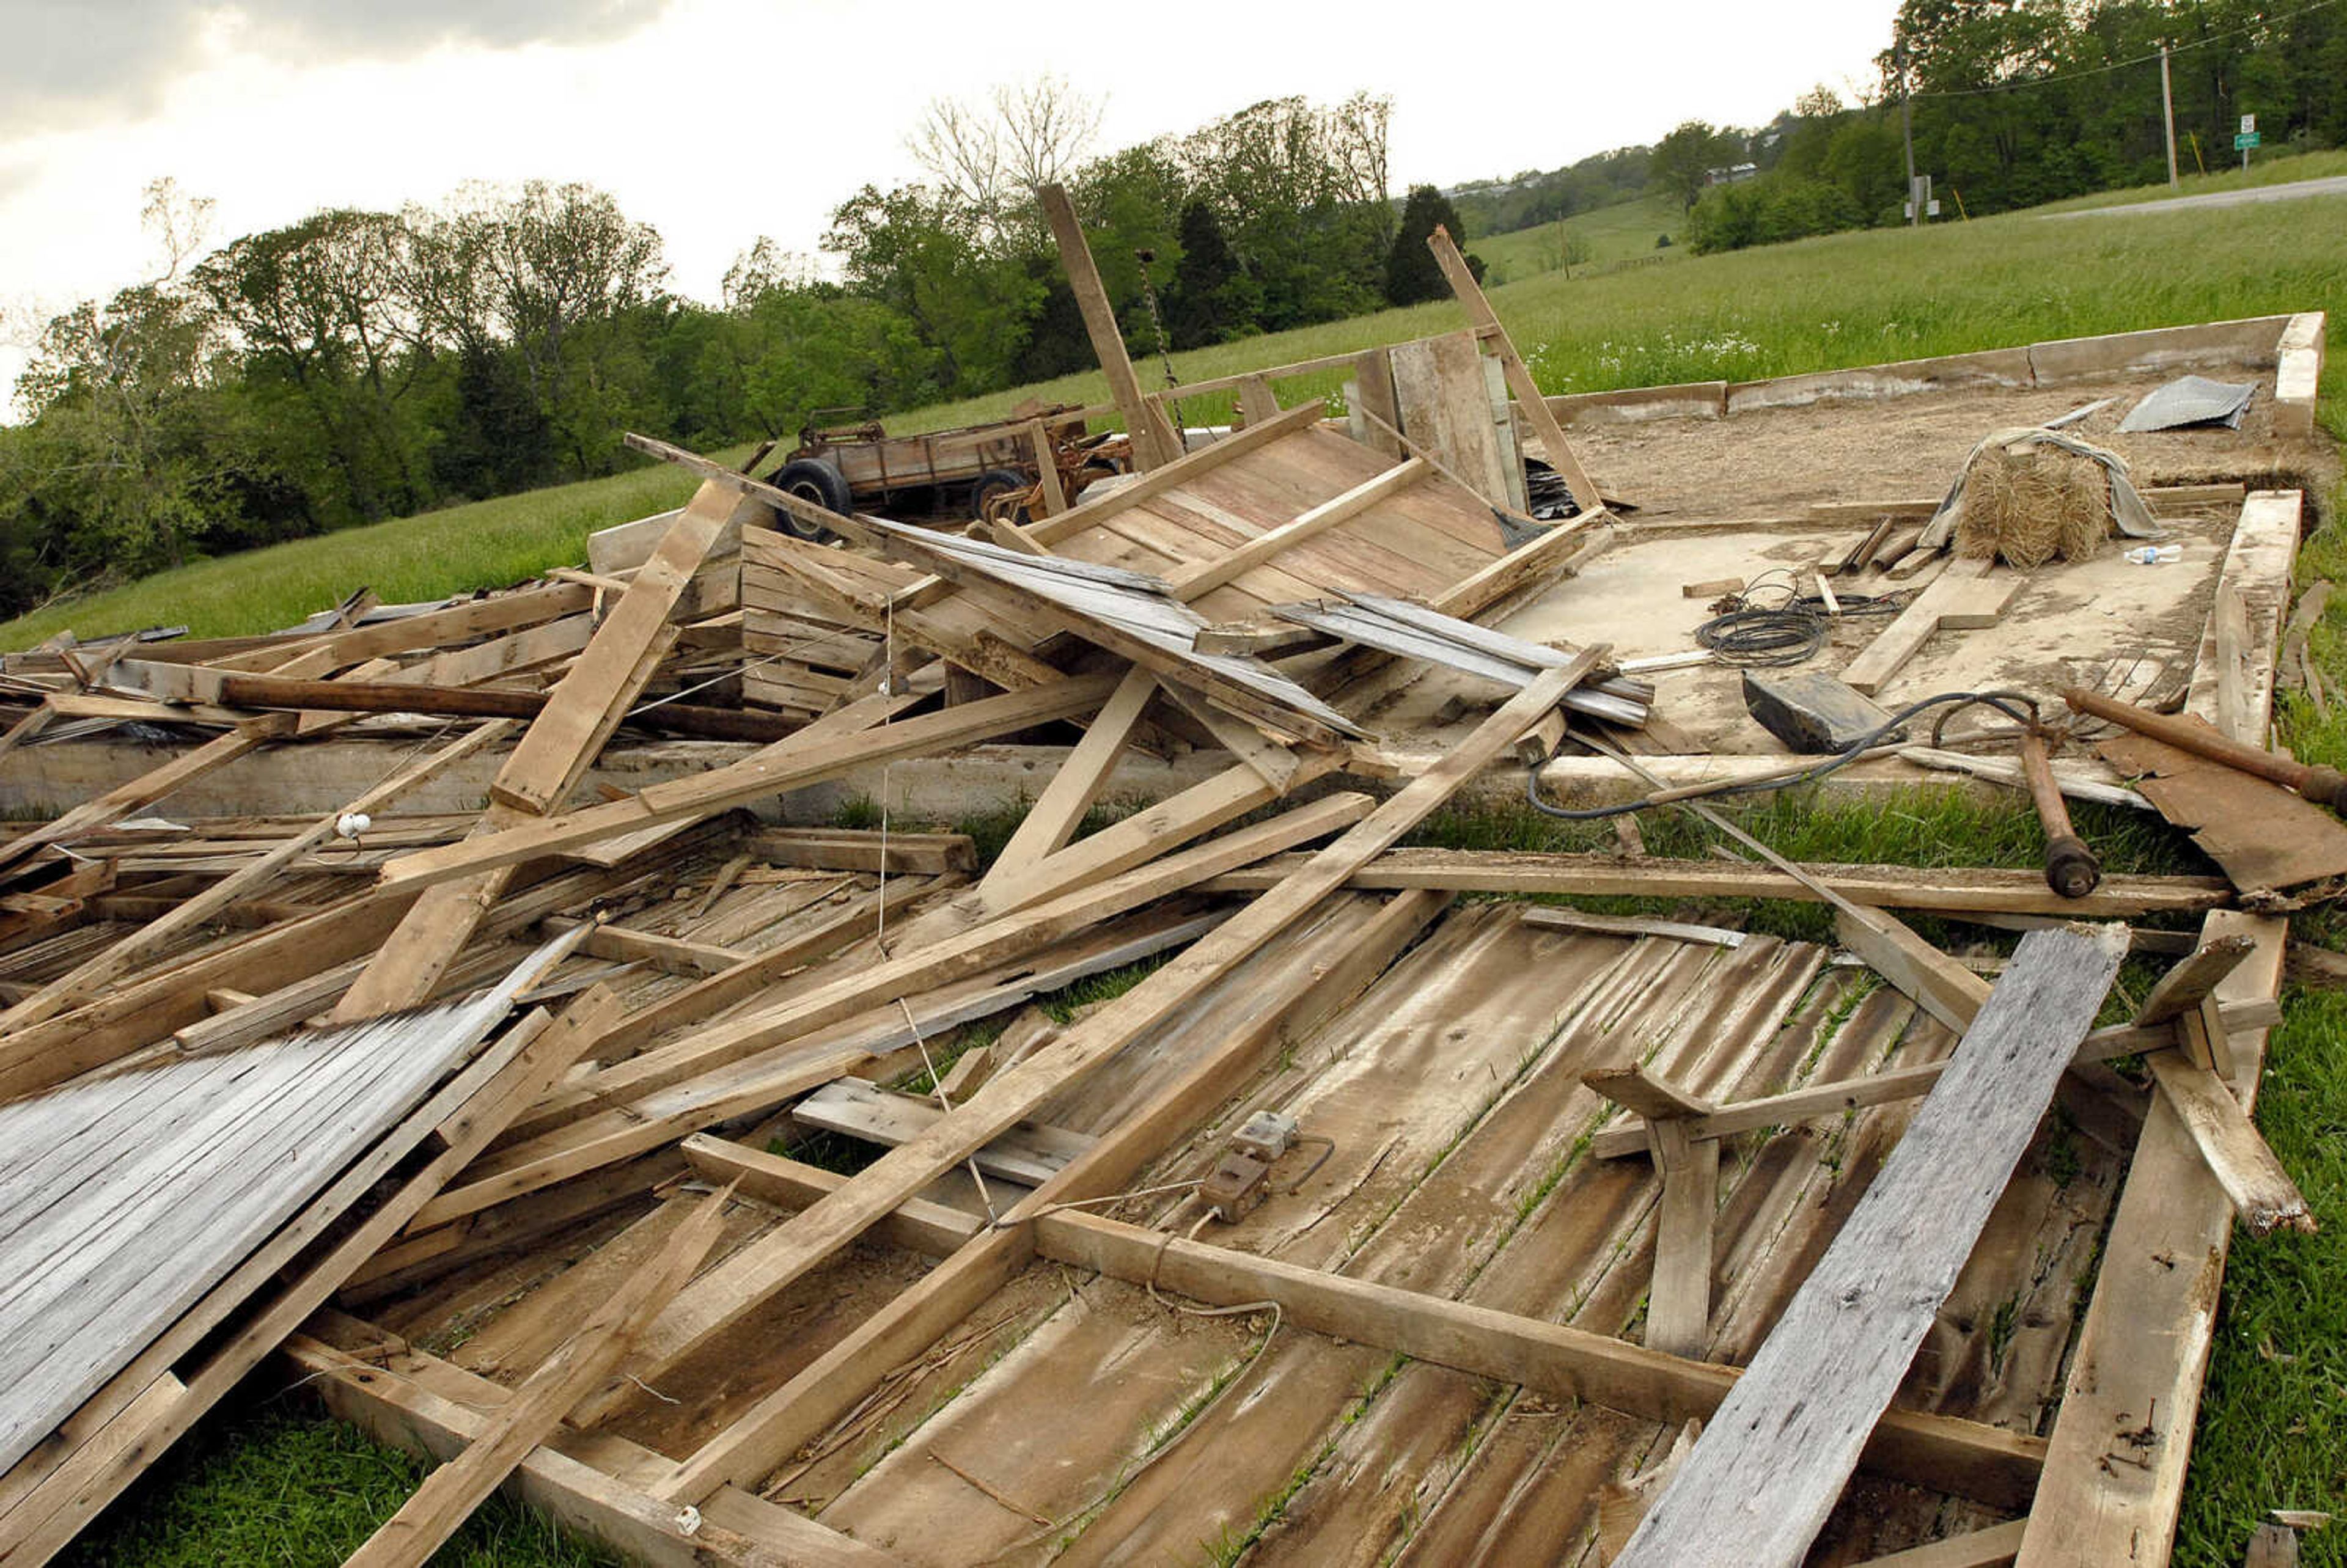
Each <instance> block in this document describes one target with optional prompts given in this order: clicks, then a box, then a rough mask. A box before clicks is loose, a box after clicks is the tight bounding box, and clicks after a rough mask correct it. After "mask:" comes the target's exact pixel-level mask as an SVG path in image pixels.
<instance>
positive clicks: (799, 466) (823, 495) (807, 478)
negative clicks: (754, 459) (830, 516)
mask: <svg viewBox="0 0 2347 1568" xmlns="http://www.w3.org/2000/svg"><path fill="white" fill-rule="evenodd" d="M766 482H767V483H768V484H770V485H772V486H774V488H776V489H777V490H781V491H784V492H785V493H786V494H789V495H793V496H796V497H798V498H799V499H800V500H802V501H811V502H813V503H814V504H815V505H816V506H818V507H822V508H823V509H824V510H825V511H826V512H837V513H838V514H839V515H840V516H841V517H843V518H844V517H846V515H847V511H848V508H849V507H852V506H854V505H855V504H856V503H855V502H854V500H853V499H851V498H850V497H849V495H848V493H847V481H846V479H844V478H842V477H840V476H839V473H838V471H837V470H836V469H835V468H833V467H832V466H831V465H829V464H828V463H817V462H815V460H814V459H812V458H807V457H800V458H797V459H795V460H794V461H792V462H788V463H785V464H784V465H783V466H781V467H780V468H777V469H776V470H774V473H773V475H771V476H770V477H768V478H767V480H766ZM774 526H775V527H777V528H780V529H782V531H783V532H784V533H786V534H789V535H792V536H793V537H794V538H802V539H825V538H830V537H831V530H830V529H828V528H823V527H820V526H819V525H817V524H815V523H811V522H808V521H807V520H806V519H805V518H801V517H800V516H799V515H798V514H797V513H795V512H788V511H784V510H782V509H780V508H776V510H775V512H774Z"/></svg>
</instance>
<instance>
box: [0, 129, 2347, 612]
mask: <svg viewBox="0 0 2347 1568" xmlns="http://www.w3.org/2000/svg"><path fill="white" fill-rule="evenodd" d="M2342 157H2347V155H2342ZM2319 161H2320V160H2319V159H2314V158H2307V159H2291V160H2288V161H2287V164H2286V165H2284V167H2288V166H2290V165H2298V166H2304V167H2305V168H2306V169H2307V172H2309V173H2313V172H2320V169H2318V168H2316V166H2317V165H2318V163H2319ZM2159 189H2160V190H2164V187H2163V188H2159ZM2157 193H2158V190H2152V191H2147V192H2146V191H2137V192H2122V193H2117V196H2118V198H2119V199H2140V198H2141V197H2143V196H2145V195H2156V194H2157ZM1665 206H1667V203H1665ZM1630 210H1635V214H1634V213H1633V212H1632V211H1630ZM1609 211H1612V212H1614V213H1615V214H1617V216H1616V217H1615V218H1614V220H1611V221H1612V223H1613V225H1614V227H1613V229H1612V230H1611V232H1612V233H1613V234H1614V236H1615V238H1616V239H1617V240H1618V241H1620V242H1621V243H1624V244H1628V243H1630V242H1632V241H1635V238H1636V236H1637V235H1638V234H1640V233H1645V235H1646V241H1645V242H1646V243H1647V245H1649V246H1651V245H1652V242H1653V234H1654V233H1655V232H1656V231H1658V229H1657V228H1654V227H1650V225H1654V224H1657V223H1658V222H1659V220H1657V219H1656V218H1655V215H1654V211H1653V210H1652V209H1651V204H1650V203H1628V204H1625V207H1624V208H1618V209H1609ZM1597 216H1599V215H1595V214H1593V215H1591V219H1590V220H1589V221H1591V222H1592V224H1593V225H1594V223H1595V220H1596V218H1597ZM2342 227H2347V198H2335V197H2334V198H2321V199H2315V200H2307V201H2287V202H2275V203H2270V204H2265V205H2260V206H2255V207H2249V208H2239V209H2225V210H2215V211H2207V210H2203V211H2197V212H2177V213H2164V214H2152V213H2146V214H2140V215H2129V216H2127V217H2125V218H2120V219H2113V220H2110V221H2109V222H2107V223H2104V222H2097V221H2092V220H2085V221H2078V222H2068V223H2045V222H2039V221H2037V220H2035V219H2034V218H2033V217H2031V216H2030V215H2028V214H2024V213H2014V214H2009V215H2006V216H2004V217H1999V218H1991V219H1983V220H1979V221H1976V222H1970V223H1964V222H1956V223H1941V224H1939V225H1936V226H1934V227H1932V228H1928V229H1925V230H1922V231H1908V230H1879V231H1864V232H1859V233H1850V234H1836V235H1829V236H1827V237H1824V238H1821V239H1816V240H1805V241H1799V242H1798V243H1795V244H1790V245H1780V246H1773V247H1769V248H1767V249H1762V250H1753V251H1737V252H1734V253H1731V254H1727V255H1721V256H1700V257H1698V256H1687V255H1684V254H1683V253H1681V252H1679V251H1676V248H1675V249H1674V250H1673V251H1667V252H1665V255H1667V256H1670V257H1671V258H1672V259H1671V260H1670V261H1666V262H1665V263H1663V264H1659V265H1655V266H1642V267H1637V268H1633V269H1630V270H1628V271H1619V272H1600V273H1598V274H1597V275H1594V276H1587V275H1582V274H1580V273H1579V272H1576V274H1575V276H1573V278H1571V279H1567V278H1566V277H1565V276H1564V275H1563V273H1562V272H1542V273H1539V274H1538V275H1535V276H1530V277H1526V278H1524V279H1522V281H1521V282H1511V283H1508V284H1505V285H1503V286H1501V287H1498V288H1495V289H1494V290H1493V291H1492V301H1493V303H1494V304H1495V305H1496V306H1497V308H1498V309H1499V312H1500V313H1501V318H1502V319H1503V320H1505V321H1506V323H1508V328H1509V331H1510V332H1511V333H1512V335H1513V336H1514V338H1515V340H1516V343H1517V344H1518V346H1519V347H1520V348H1522V351H1523V353H1524V355H1525V358H1526V359H1527V360H1528V361H1530V362H1531V364H1532V368H1533V370H1534V372H1535V374H1537V375H1538V376H1539V378H1540V380H1541V383H1542V385H1543V386H1544V387H1546V388H1548V389H1549V390H1550V391H1552V392H1586V391H1593V390H1598V389H1603V388H1607V387H1616V386H1639V385H1646V384H1657V383H1665V382H1675V381H1697V380H1709V379H1713V378H1718V377H1725V378H1727V379H1753V378H1758V377H1760V376H1768V375H1786V374H1797V373H1799V372H1803V371H1812V370H1831V369H1837V368H1840V367H1842V366H1845V365H1857V364H1874V363H1877V362H1879V361H1883V360H1893V359H1905V358H1911V357H1915V356H1918V355H1923V354H1954V353H1961V352H1963V351H1966V350H1970V349H1980V348H1993V347H1998V346H2001V345H2004V344H2008V343H2028V342H2031V341H2033V340H2035V339H2039V338H2049V337H2068V336H2075V335H2078V334H2081V333H2102V332H2117V331H2124V330H2127V329H2129V328H2135V327H2148V326H2167V325H2173V324H2175V323H2183V322H2195V321H2209V320H2215V319H2219V318H2222V317H2227V316H2242V315H2261V314H2268V313H2275V312H2280V311H2291V310H2329V311H2332V312H2333V313H2341V312H2342V310H2343V309H2347V251H2342V248H2341V247H2340V246H2338V245H2337V244H2336V243H2334V242H2330V241H2322V240H2320V239H2318V238H2317V237H2318V236H2321V235H2325V234H2335V233H2337V232H2339V231H2341V230H2342ZM1502 241H1505V242H1507V243H1506V245H1504V246H1503V245H1502V244H1501V242H1502ZM1541 242H1542V241H1541V237H1540V231H1525V232H1524V233H1522V234H1520V235H1502V236H1499V237H1498V238H1497V239H1496V240H1490V241H1482V242H1481V243H1482V244H1483V245H1484V246H1486V247H1489V248H1490V249H1491V251H1493V252H1494V253H1495V254H1496V255H1497V256H1498V257H1499V258H1501V259H1506V258H1509V257H1512V256H1514V255H1515V252H1516V251H1518V250H1521V251H1522V252H1523V254H1524V257H1529V256H1530V255H1531V254H1532V251H1533V249H1534V248H1535V247H1536V246H1537V245H1538V244H1540V243H1541ZM1549 242H1550V243H1551V244H1553V231H1552V232H1551V235H1550V240H1549ZM1517 259H1518V260H1522V259H1523V258H1521V257H1520V258H1517ZM1526 264H1529V262H1528V261H1527V262H1526ZM1459 325H1460V313H1459V311H1458V309H1457V308H1456V307H1455V306H1452V305H1450V304H1447V303H1444V304H1430V305H1419V306H1415V307H1412V308H1411V309H1409V310H1403V311H1386V312H1381V313H1378V314H1376V315H1369V316H1360V317H1356V318H1354V319H1352V320H1350V321H1343V322H1330V323H1324V324H1322V325H1319V326H1313V327H1305V328H1300V329H1298V330H1296V331H1294V332H1288V333H1277V334H1276V335H1271V336H1266V337H1258V338H1251V339H1248V340H1245V341H1244V342H1241V343H1225V344H1222V345H1220V346H1217V347H1215V348H1211V349H1201V350H1198V351H1195V352H1194V353H1191V354H1178V355H1176V356H1175V357H1174V366H1175V373H1176V374H1178V375H1179V376H1181V377H1183V378H1184V379H1185V380H1192V381H1201V380H1206V379H1209V378H1211V377H1214V376H1219V375H1225V374H1231V373H1233V372H1236V371H1242V370H1248V369H1255V368H1260V367H1263V366H1266V365H1274V364H1288V363H1292V362H1295V361H1298V360H1307V359H1313V358H1317V357H1319V356H1322V355H1325V354H1339V353H1344V352H1347V351H1350V350H1354V349H1361V348H1368V347H1372V346H1375V345H1376V344H1378V343H1392V342H1395V341H1398V340H1399V339H1402V338H1408V337H1415V336H1419V335H1422V334H1425V333H1436V332H1443V331H1449V330H1452V329H1454V328H1456V327H1458V326H1459ZM2333 364H2334V366H2337V365H2347V356H2340V357H2334V360H2333ZM1143 374H1144V375H1145V376H1147V375H1148V374H1149V373H1148V371H1147V369H1146V367H1144V372H1143ZM2340 374H2347V372H2342V371H2341V370H2338V369H2334V370H2333V371H2332V374H2331V376H2330V378H2329V379H2328V380H2327V381H2326V384H2325V390H2326V393H2327V394H2329V395H2332V397H2333V398H2334V399H2335V397H2336V395H2337V388H2338V385H2339V382H2338V379H2337V378H2338V376H2339V375H2340ZM1150 379H1152V380H1153V379H1154V378H1153V377H1151V378H1150ZM1343 380H1344V376H1343V374H1342V373H1341V372H1329V373H1327V374H1324V375H1319V376H1315V377H1308V378H1302V379H1299V380H1297V381H1295V382H1291V383H1288V384H1286V391H1285V395H1286V397H1287V399H1288V400H1289V401H1290V402H1293V401H1295V400H1296V399H1298V398H1301V397H1306V396H1316V395H1328V394H1333V393H1334V392H1335V391H1336V390H1337V387H1338V386H1339V385H1340V384H1342V382H1343ZM1030 396H1033V397H1041V398H1047V399H1051V400H1056V401H1064V402H1071V403H1099V402H1105V401H1107V398H1108V389H1107V384H1106V383H1105V382H1104V381H1103V380H1102V377H1101V376H1100V375H1099V374H1098V373H1096V372H1095V373H1092V374H1084V375H1071V376H1063V377H1061V378H1060V379H1059V380H1056V381H1050V382H1043V383H1039V384H1033V385H1030V386H1024V387H1020V388H1017V389H1015V390H1013V391H1010V392H1003V393H997V394H993V395H989V396H986V397H981V398H972V399H967V400H964V401H961V402H958V403H951V404H942V405H934V406H931V407H928V408H922V409H915V410H912V411H910V412H907V413H903V414H898V415H893V416H891V418H890V419H889V425H890V427H891V428H892V429H896V430H899V431H904V432H914V431H919V430H930V429H937V428H940V427H942V426H945V425H958V424H963V423H968V422H970V421H974V420H979V419H991V418H999V417H1002V416H1004V415H1008V413H1009V412H1010V408H1011V407H1012V405H1015V404H1017V403H1018V402H1020V400H1021V399H1022V398H1026V397H1030ZM1229 412H1230V404H1229V400H1228V399H1227V398H1226V397H1218V396H1209V397H1202V398H1199V399H1196V400H1194V401H1193V402H1192V403H1191V404H1189V405H1187V406H1185V408H1184V415H1185V416H1186V417H1187V418H1189V419H1190V420H1191V421H1192V422H1193V423H1212V422H1216V421H1220V420H1223V419H1225V418H1227V417H1228V416H1229ZM691 489H692V485H691V482H690V481H689V480H687V479H685V478H683V477H682V476H680V475H679V474H677V473H675V472H674V471H671V470H667V469H661V468H657V467H651V468H646V469H642V470H638V471H635V472H631V473H629V474H625V475H621V476H620V477H616V478H610V479H603V480H596V481H592V482H589V483H586V484H579V485H568V486H563V487H559V488H557V489H551V490H541V491H536V492H532V493H530V494H528V495H522V496H513V497H505V498H502V499H499V500H495V501H486V502H481V503H478V504H476V505H473V506H466V507H450V508H448V509H447V510H446V511H439V512H430V513H425V514H424V515H422V516H420V517H415V518H402V519H400V520H398V521H395V522H387V523H380V524H376V525H374V526H373V527H370V528H354V529H350V530H348V531H345V532H343V533H337V534H330V535H325V536H323V537H321V538H312V539H302V540H297V541H295V542H293V543H291V544H285V545H278V546H273V547H272V548H268V549H265V550H256V551H252V552H250V553H248V554H246V555H243V556H239V557H234V558H230V559H220V560H212V561H204V562H200V563H198V564H196V565H193V566H190V567H185V568H181V569H177V570H173V571H167V572H163V573H159V574H158V575H156V576H154V577H151V578H148V579H144V580H142V581H139V582H138V583H134V584H131V585H129V586H128V587H126V588H121V589H114V590H111V591H108V592H104V593H98V594H94V595H92V596H90V597H89V598H87V599H84V600H77V601H74V602H70V603H65V604H58V605H54V606H51V607H49V608H47V609H45V610H39V611H37V612H36V613H34V614H31V615H26V616H23V617H20V618H18V619H16V620H11V621H7V622H5V623H0V648H22V647H27V646H29V645H31V644H32V643H35V642H37V641H40V640H41V639H43V638H45V637H47V636H50V635H51V634H53V633H55V632H56V631H59V630H66V629H68V628H70V629H71V630H74V631H75V632H76V633H77V634H78V635H80V636H84V637H89V636H96V635H98V634H101V633H105V632H108V631H118V630H126V629H130V628H136V627H141V626H154V625H169V624H180V623H184V624H186V625H187V626H188V627H189V628H190V630H192V631H193V632H194V633H195V634H196V635H198V636H217V635H228V634H234V633H239V632H251V631H261V630H270V629H272V628H274V627H279V626H282V625H285V624H287V623H289V622H291V621H292V620H297V619H299V618H300V617H301V616H302V615H305V614H307V613H309V612H310V611H312V610H318V609H321V608H323V607H324V606H327V605H330V604H333V603H334V602H335V601H337V600H340V599H341V598H342V597H343V595H344V594H346V593H348V592H350V591H351V590H352V589H355V588H357V587H359V586H360V585H362V584H365V585H368V586H372V587H373V588H374V589H375V591H376V592H377V593H379V594H380V595H382V597H383V598H384V599H385V600H402V599H412V598H425V597H429V596H432V595H436V594H445V593H451V592H456V591H458V590H460V589H471V588H478V587H485V586H492V585H497V584H502V583H506V582H510V581H513V580H515V579H519V578H522V577H525V576H528V575H529V574H530V573H532V572H536V571H540V570H543V569H546V568H547V567H549V566H563V565H575V564H577V563H578V562H579V559H581V557H582V555H583V553H584V544H583V541H584V539H585V537H586V535H587V534H588V532H589V531H590V530H592V529H594V528H600V527H604V526H606V525H608V524H610V523H614V522H623V521H626V520H628V519H629V518H636V517H641V516H643V515H645V514H646V513H649V512H652V511H657V510H659V509H661V507H669V506H674V505H676V504H677V503H678V502H679V501H681V500H682V498H683V497H685V496H686V495H687V494H689V493H690V491H691Z"/></svg>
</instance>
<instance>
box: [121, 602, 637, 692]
mask: <svg viewBox="0 0 2347 1568" xmlns="http://www.w3.org/2000/svg"><path fill="white" fill-rule="evenodd" d="M594 604H595V590H594V589H589V588H584V587H581V586H579V584H577V583H558V584H556V585H555V586H553V587H551V588H538V589H524V590H523V591H521V592H519V593H501V594H497V595H495V596H494V597H491V598H488V599H477V600H468V601H466V603H463V604H456V605H451V606H449V607H448V608H447V609H446V610H430V611H427V612H425V614H422V615H411V616H405V617H402V618H401V619H399V620H383V621H377V622H375V623H374V625H371V626H359V627H352V628H349V629H347V630H341V631H330V632H324V633H322V634H320V635H318V636H315V637H312V638H308V639H305V640H302V641H292V642H271V643H266V644H263V645H262V646H261V647H259V648H253V649H249V650H245V651H240V652H235V653H229V654H224V655H222V656H220V658H217V659H210V660H207V661H205V662H206V663H207V664H209V665H210V667H211V668H213V669H216V670H241V671H251V672H255V673H258V672H261V671H267V672H269V673H271V674H276V675H285V676H294V677H308V676H313V675H323V674H326V673H328V672H330V671H333V670H336V669H340V668H343V666H346V665H352V664H360V663H364V662H365V661H367V660H370V659H379V658H382V657H384V655H386V654H393V653H407V652H413V651H415V650H417V649H422V648H446V647H449V646H452V645H454V644H456V643H461V642H470V641H473V640H474V639H476V638H480V637H488V636H492V635H495V634H497V633H501V632H507V631H515V630H520V629H522V628H524V627H528V626H536V625H538V624H539V623H540V622H542V621H548V620H556V619H558V618H559V617H562V616H566V615H576V614H578V613H579V611H580V610H591V609H593V608H594ZM167 651H168V649H167V647H166V645H163V644H157V645H156V646H154V647H153V648H151V649H149V653H150V654H154V655H157V656H161V655H164V654H165V653H166V652H167ZM296 660H300V661H301V662H299V663H296V662H295V661H296Z"/></svg>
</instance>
